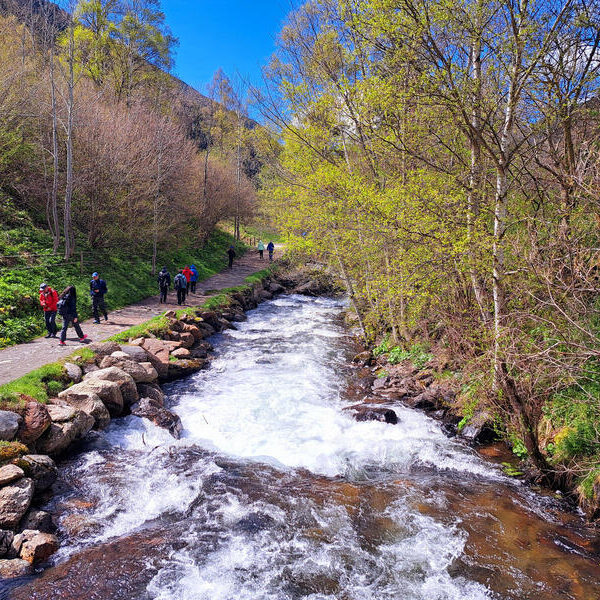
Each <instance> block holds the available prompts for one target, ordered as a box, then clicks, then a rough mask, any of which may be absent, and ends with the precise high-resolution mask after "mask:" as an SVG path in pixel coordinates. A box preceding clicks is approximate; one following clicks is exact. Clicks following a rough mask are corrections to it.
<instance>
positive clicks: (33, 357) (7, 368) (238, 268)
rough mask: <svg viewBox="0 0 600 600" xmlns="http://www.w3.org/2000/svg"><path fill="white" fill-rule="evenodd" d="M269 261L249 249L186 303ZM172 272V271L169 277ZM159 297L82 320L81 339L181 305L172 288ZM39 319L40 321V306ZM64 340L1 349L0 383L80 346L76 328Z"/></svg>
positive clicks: (200, 285) (202, 283)
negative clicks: (99, 318) (61, 343)
mask: <svg viewBox="0 0 600 600" xmlns="http://www.w3.org/2000/svg"><path fill="white" fill-rule="evenodd" d="M268 262H269V261H268V258H267V259H266V260H262V261H261V260H260V259H259V257H258V252H257V251H252V250H251V251H248V252H247V253H246V254H245V255H244V256H243V257H242V258H240V259H239V260H237V261H236V262H235V263H234V265H233V269H226V270H225V271H222V272H221V273H217V274H216V275H213V276H212V277H209V278H208V279H205V280H204V281H200V282H199V283H198V285H197V288H196V294H190V296H188V298H187V302H186V304H185V306H198V305H200V304H202V303H203V302H204V301H205V300H206V299H207V297H208V296H206V295H204V294H206V292H207V291H209V290H221V289H224V288H229V287H234V286H237V285H242V284H243V283H244V279H245V278H246V277H248V275H251V274H252V273H256V272H257V271H260V270H261V269H264V268H265V267H266V266H267V265H268ZM173 275H174V274H173V273H171V276H172V277H173ZM107 283H108V286H109V288H110V281H107ZM158 299H159V297H158V295H157V296H152V297H150V298H146V299H145V300H142V301H141V302H137V303H136V304H131V305H130V306H126V307H125V308H122V309H120V310H115V311H113V312H111V313H109V315H108V321H107V322H104V321H102V323H101V324H100V325H95V324H93V322H92V319H90V320H89V321H84V322H82V323H81V327H82V329H83V333H85V334H87V335H88V339H87V340H86V342H84V343H89V342H96V341H101V340H105V339H107V338H109V337H111V336H113V335H116V334H117V333H120V332H121V331H125V330H126V329H129V328H130V327H133V326H134V325H139V324H140V323H144V322H145V321H148V320H149V319H151V318H152V317H155V316H157V315H160V314H161V313H163V312H165V310H169V309H178V308H181V307H179V306H177V296H176V294H175V292H173V291H172V289H171V292H170V293H169V298H168V299H169V301H170V302H171V303H170V304H160V303H159V301H158ZM40 319H41V320H42V322H43V315H42V313H41V310H40ZM66 341H67V345H66V346H59V345H58V338H56V339H46V338H43V337H41V338H37V339H35V340H33V341H31V342H27V343H25V344H19V345H17V346H11V347H10V348H5V349H4V350H0V385H2V384H4V383H8V382H9V381H13V380H14V379H18V378H19V377H22V376H23V375H26V374H27V373H29V372H30V371H33V370H34V369H38V368H40V367H42V366H44V365H46V364H48V363H51V362H55V361H56V360H58V359H59V358H62V357H64V356H68V355H69V354H71V353H72V352H74V351H75V350H77V348H80V347H81V344H80V343H79V341H78V340H77V336H76V334H75V330H74V329H73V328H71V327H70V328H69V330H68V331H67V340H66Z"/></svg>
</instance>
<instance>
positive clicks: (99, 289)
mask: <svg viewBox="0 0 600 600" xmlns="http://www.w3.org/2000/svg"><path fill="white" fill-rule="evenodd" d="M107 292H108V288H107V287H106V281H104V279H100V276H99V275H98V273H92V280H91V281H90V296H91V297H92V312H93V313H94V323H95V324H96V325H98V323H100V311H102V314H103V315H104V320H105V321H108V313H107V312H106V303H105V302H104V294H106V293H107Z"/></svg>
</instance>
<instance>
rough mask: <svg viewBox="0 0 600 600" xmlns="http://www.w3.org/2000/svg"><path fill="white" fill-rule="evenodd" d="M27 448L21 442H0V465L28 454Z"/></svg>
mask: <svg viewBox="0 0 600 600" xmlns="http://www.w3.org/2000/svg"><path fill="white" fill-rule="evenodd" d="M28 453H29V448H27V446H25V444H21V442H2V441H0V464H2V465H4V464H6V463H8V462H11V461H13V460H14V459H16V458H21V456H23V455H25V454H28Z"/></svg>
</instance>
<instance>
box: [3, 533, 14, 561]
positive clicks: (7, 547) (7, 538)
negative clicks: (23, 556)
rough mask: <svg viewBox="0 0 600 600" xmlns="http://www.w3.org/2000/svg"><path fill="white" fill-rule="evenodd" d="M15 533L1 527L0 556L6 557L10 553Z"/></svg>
mask: <svg viewBox="0 0 600 600" xmlns="http://www.w3.org/2000/svg"><path fill="white" fill-rule="evenodd" d="M14 539H15V534H14V532H12V531H9V530H8V529H0V557H2V558H4V557H5V556H7V555H9V554H10V551H11V548H12V543H13V540H14Z"/></svg>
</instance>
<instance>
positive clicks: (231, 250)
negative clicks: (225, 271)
mask: <svg viewBox="0 0 600 600" xmlns="http://www.w3.org/2000/svg"><path fill="white" fill-rule="evenodd" d="M227 256H229V268H230V269H231V268H232V267H233V259H234V258H235V249H234V247H233V246H229V250H227Z"/></svg>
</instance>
